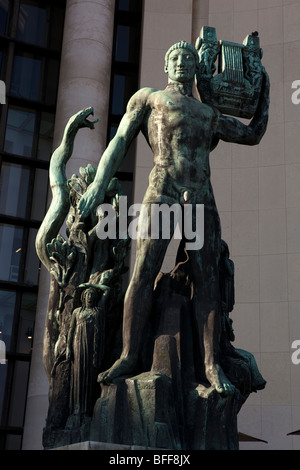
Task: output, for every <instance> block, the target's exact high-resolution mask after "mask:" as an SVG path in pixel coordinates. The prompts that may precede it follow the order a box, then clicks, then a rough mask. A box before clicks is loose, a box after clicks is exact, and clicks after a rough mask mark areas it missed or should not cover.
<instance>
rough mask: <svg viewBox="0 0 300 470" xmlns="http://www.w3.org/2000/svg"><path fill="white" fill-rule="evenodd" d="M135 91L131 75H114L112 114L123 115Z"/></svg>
mask: <svg viewBox="0 0 300 470" xmlns="http://www.w3.org/2000/svg"><path fill="white" fill-rule="evenodd" d="M135 91H136V90H134V88H133V82H132V79H131V77H130V76H126V75H118V74H115V75H114V76H113V95H112V96H113V98H112V114H120V115H123V114H124V113H125V110H126V106H127V103H128V101H129V99H130V98H131V96H132V95H133V93H134V92H135Z"/></svg>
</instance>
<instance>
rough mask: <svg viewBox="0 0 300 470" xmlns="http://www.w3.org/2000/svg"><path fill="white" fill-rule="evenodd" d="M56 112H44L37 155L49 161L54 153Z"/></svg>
mask: <svg viewBox="0 0 300 470" xmlns="http://www.w3.org/2000/svg"><path fill="white" fill-rule="evenodd" d="M53 133H54V114H50V113H42V119H41V125H40V133H39V142H38V151H37V157H38V158H39V159H40V160H46V161H49V160H50V157H51V155H52V144H53Z"/></svg>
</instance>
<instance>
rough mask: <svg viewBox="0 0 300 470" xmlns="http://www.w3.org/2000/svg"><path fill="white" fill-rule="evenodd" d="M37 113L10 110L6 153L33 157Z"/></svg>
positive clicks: (21, 109) (24, 110)
mask: <svg viewBox="0 0 300 470" xmlns="http://www.w3.org/2000/svg"><path fill="white" fill-rule="evenodd" d="M35 119H36V113H35V112H34V111H32V110H30V109H26V108H18V107H14V106H11V107H10V108H9V110H8V116H7V123H6V134H5V143H4V151H5V152H8V153H14V154H16V155H22V156H23V157H31V156H32V147H33V134H34V128H35Z"/></svg>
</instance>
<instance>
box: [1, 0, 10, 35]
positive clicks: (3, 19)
mask: <svg viewBox="0 0 300 470" xmlns="http://www.w3.org/2000/svg"><path fill="white" fill-rule="evenodd" d="M8 5H9V2H8V1H6V2H5V1H4V2H1V4H0V34H5V31H6V23H7V13H8Z"/></svg>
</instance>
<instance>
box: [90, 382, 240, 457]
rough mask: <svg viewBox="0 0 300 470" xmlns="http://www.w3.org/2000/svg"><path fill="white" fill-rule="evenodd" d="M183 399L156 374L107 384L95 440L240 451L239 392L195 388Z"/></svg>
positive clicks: (93, 428) (95, 417) (93, 427)
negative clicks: (224, 392) (220, 392)
mask: <svg viewBox="0 0 300 470" xmlns="http://www.w3.org/2000/svg"><path fill="white" fill-rule="evenodd" d="M183 395H184V397H185V399H184V400H183V396H182V397H181V396H180V394H178V396H176V395H175V393H174V389H173V386H172V381H171V380H170V379H169V377H167V376H165V375H159V374H156V375H155V374H153V373H152V374H151V373H144V374H141V375H139V376H136V377H132V378H127V379H125V378H123V379H121V378H120V379H118V380H117V381H115V383H114V384H111V385H109V386H107V385H102V395H101V398H99V399H98V400H97V402H96V406H95V409H94V415H93V420H92V423H91V434H90V439H91V440H92V441H98V442H102V443H103V442H107V443H116V444H118V445H121V446H122V445H125V446H127V447H128V448H131V446H130V444H133V445H134V446H140V447H141V448H144V449H146V448H152V449H153V448H155V449H158V448H159V449H161V450H163V449H166V450H238V448H239V439H238V430H237V412H238V409H239V408H240V404H241V396H240V393H239V391H238V390H236V392H235V393H234V394H233V395H231V396H228V397H223V396H221V395H220V394H219V393H217V392H216V391H215V390H214V389H212V388H206V387H204V386H202V385H199V384H195V385H194V387H191V388H190V389H189V390H185V391H184V392H183Z"/></svg>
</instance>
